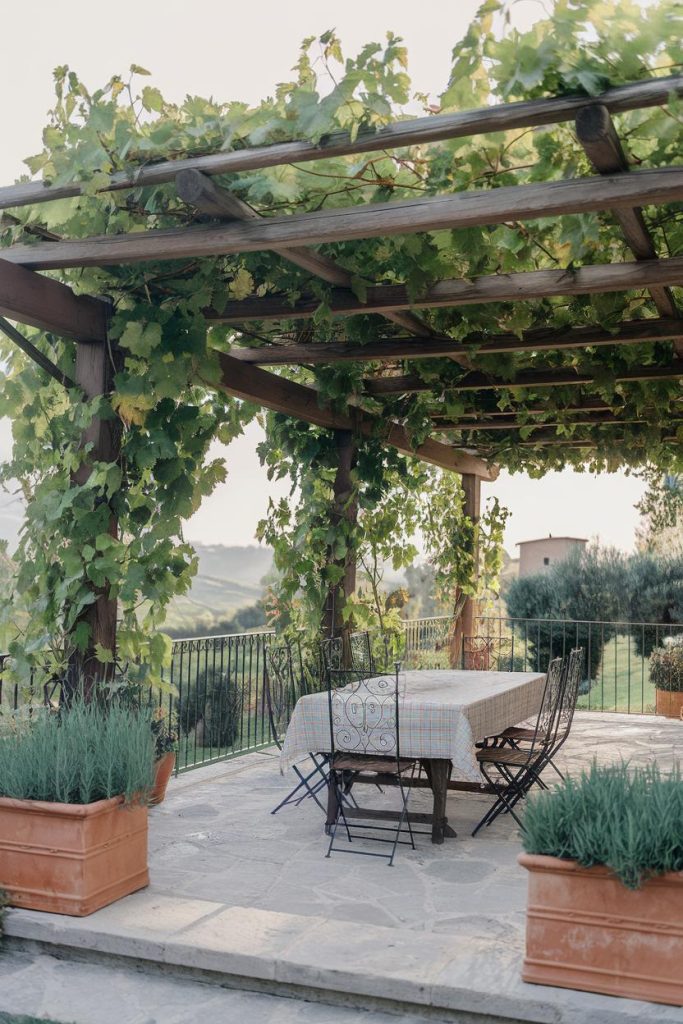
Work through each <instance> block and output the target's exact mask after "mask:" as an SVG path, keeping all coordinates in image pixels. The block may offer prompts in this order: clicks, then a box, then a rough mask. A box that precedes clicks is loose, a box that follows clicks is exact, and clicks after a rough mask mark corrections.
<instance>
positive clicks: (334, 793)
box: [325, 770, 351, 857]
mask: <svg viewBox="0 0 683 1024" xmlns="http://www.w3.org/2000/svg"><path fill="white" fill-rule="evenodd" d="M329 786H330V793H329V797H330V800H329V803H328V823H329V829H330V842H329V846H328V847H327V853H326V854H325V856H326V857H330V856H331V854H332V849H333V847H334V840H335V838H336V835H337V828H338V827H339V819H340V818H341V819H342V820H343V822H344V828H345V829H346V837H347V839H348V841H349V842H351V831H350V829H349V823H348V821H347V820H346V815H345V814H344V801H343V787H342V785H341V784H340V782H339V779H338V778H337V772H335V771H334V770H333V771H331V772H330V780H329ZM330 811H332V814H330ZM331 816H332V817H333V821H332V822H329V818H330V817H331Z"/></svg>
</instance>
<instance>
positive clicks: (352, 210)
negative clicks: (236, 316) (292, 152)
mask: <svg viewBox="0 0 683 1024" xmlns="http://www.w3.org/2000/svg"><path fill="white" fill-rule="evenodd" d="M682 198H683V167H664V168H660V169H658V170H652V171H634V172H633V173H631V174H621V175H614V176H612V177H604V178H603V177H600V176H598V177H592V178H575V179H570V180H568V181H548V182H535V183H533V184H528V185H506V186H504V187H502V188H496V189H477V190H471V191H467V192H458V193H455V194H454V195H443V196H430V197H428V198H420V199H406V200H400V201H397V202H389V203H366V204H362V205H358V206H351V207H340V208H336V209H332V210H325V209H323V210H316V211H314V212H312V213H302V214H299V215H297V216H285V217H269V218H267V219H266V218H263V219H261V220H258V221H235V222H231V223H229V224H220V225H216V226H206V227H190V228H172V229H170V230H165V231H139V232H133V233H131V234H127V235H101V236H99V237H93V238H81V239H74V240H71V241H69V240H64V241H61V242H37V243H36V244H33V245H13V246H10V247H9V248H7V249H5V250H4V251H3V257H4V258H5V259H7V260H9V261H10V262H12V263H20V264H22V265H24V266H27V267H31V268H33V269H34V270H40V269H43V270H49V269H58V268H61V267H91V266H109V265H111V264H120V263H135V262H144V261H146V260H173V259H185V258H196V257H202V256H216V255H227V254H230V253H239V252H257V251H259V250H262V249H278V248H281V247H283V246H284V247H290V246H300V245H321V244H324V243H327V242H337V241H351V240H354V239H359V238H376V237H380V236H387V235H399V234H406V233H413V232H417V231H435V230H439V229H441V228H449V229H456V228H467V227H475V226H480V225H484V224H500V223H503V222H504V221H507V220H510V219H513V220H534V219H536V218H539V217H550V216H555V215H558V214H569V213H591V212H596V211H598V210H605V209H612V208H614V207H621V206H633V205H634V204H645V203H651V204H658V203H668V202H675V201H677V200H680V199H682Z"/></svg>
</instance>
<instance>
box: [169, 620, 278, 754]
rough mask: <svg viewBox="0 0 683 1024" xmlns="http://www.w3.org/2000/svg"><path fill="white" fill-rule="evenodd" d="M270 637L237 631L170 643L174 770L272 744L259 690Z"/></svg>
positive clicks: (262, 695)
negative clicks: (175, 738) (175, 739)
mask: <svg viewBox="0 0 683 1024" xmlns="http://www.w3.org/2000/svg"><path fill="white" fill-rule="evenodd" d="M272 637H273V633H240V634H234V635H230V636H215V637H198V638H197V637H195V638H190V639H187V640H175V641H174V642H173V654H172V662H171V668H170V672H169V675H168V680H169V682H170V684H171V687H172V688H173V690H174V691H175V694H176V696H175V697H174V698H173V709H174V712H175V715H176V721H177V732H178V758H177V762H178V767H179V769H180V770H183V769H185V768H191V767H193V766H195V765H197V764H206V763H207V762H211V761H217V760H221V759H224V758H226V757H230V756H234V755H235V754H240V753H245V752H246V751H249V750H258V749H259V748H260V747H263V746H267V745H268V744H269V743H270V742H272V741H271V737H270V729H269V724H268V709H267V707H266V701H265V693H264V680H265V650H266V647H267V645H268V644H269V643H270V642H271V640H272Z"/></svg>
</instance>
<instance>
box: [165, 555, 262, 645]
mask: <svg viewBox="0 0 683 1024" xmlns="http://www.w3.org/2000/svg"><path fill="white" fill-rule="evenodd" d="M193 547H194V549H195V551H196V552H197V556H198V558H199V572H198V573H197V576H196V577H195V578H194V580H193V582H192V588H191V590H190V592H189V593H188V594H185V595H184V596H183V597H178V598H176V599H175V600H174V601H173V602H172V603H171V606H170V608H169V614H168V618H167V626H168V627H170V628H173V629H179V628H181V627H183V626H186V627H187V628H188V630H189V631H192V630H193V628H194V626H195V625H196V624H198V623H200V622H201V623H203V624H205V625H209V624H210V621H211V620H212V619H226V618H230V617H231V616H232V615H234V614H235V612H237V611H239V610H240V609H241V608H246V607H247V606H248V605H253V604H256V602H257V601H258V600H260V599H261V598H262V597H263V593H264V590H265V588H264V586H263V583H262V580H263V578H264V576H266V575H267V574H268V573H269V572H270V570H271V568H272V565H273V552H272V550H271V549H270V548H267V547H259V546H257V545H256V544H250V545H248V546H246V547H237V546H232V547H230V546H227V545H224V544H193Z"/></svg>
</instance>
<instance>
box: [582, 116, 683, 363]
mask: <svg viewBox="0 0 683 1024" xmlns="http://www.w3.org/2000/svg"><path fill="white" fill-rule="evenodd" d="M576 135H577V138H578V140H579V142H580V143H581V145H582V146H583V148H584V150H585V151H586V155H587V156H588V159H589V160H590V162H591V163H592V164H593V167H594V168H595V170H596V171H597V172H598V173H599V174H610V175H611V174H619V173H627V172H628V171H629V170H630V167H629V162H628V159H627V157H626V153H625V152H624V149H623V146H622V145H621V140H620V139H619V136H618V134H617V130H616V128H615V127H614V122H613V121H612V118H611V116H610V112H609V110H608V109H607V107H605V106H603V105H602V104H600V103H594V104H591V105H590V106H588V107H583V109H581V110H579V111H578V112H577V115H576ZM611 212H612V214H613V215H614V217H615V218H616V220H617V221H618V223H619V225H620V226H621V230H622V231H623V233H624V238H625V239H626V244H627V245H628V247H629V249H630V250H631V252H632V253H633V255H634V256H635V258H636V259H637V260H653V259H656V258H657V251H656V249H655V246H654V242H653V240H652V235H651V234H650V232H649V230H648V227H647V225H646V224H645V220H644V219H643V211H642V210H641V208H640V207H639V206H635V207H623V208H621V209H616V210H612V211H611ZM681 281H682V282H683V277H682V278H681ZM649 290H650V294H651V295H652V298H653V299H654V302H655V305H656V307H657V311H658V313H659V314H660V315H661V316H666V317H676V316H678V310H677V308H676V300H675V299H674V297H673V294H672V293H671V290H670V289H669V288H667V287H662V286H661V285H654V286H653V287H652V288H650V289H649ZM676 351H677V353H678V354H679V355H681V354H683V345H679V344H677V345H676Z"/></svg>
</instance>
